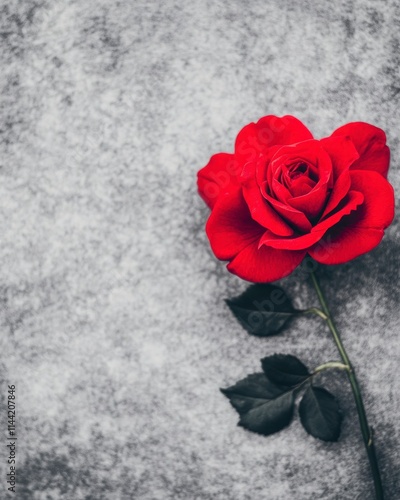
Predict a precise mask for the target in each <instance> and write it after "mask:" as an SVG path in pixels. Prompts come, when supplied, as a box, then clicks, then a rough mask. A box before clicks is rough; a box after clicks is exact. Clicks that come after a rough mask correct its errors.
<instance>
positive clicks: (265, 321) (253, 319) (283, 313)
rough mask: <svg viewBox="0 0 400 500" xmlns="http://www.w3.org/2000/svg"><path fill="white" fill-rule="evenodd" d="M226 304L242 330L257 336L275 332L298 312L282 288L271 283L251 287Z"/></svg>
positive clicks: (228, 300)
mask: <svg viewBox="0 0 400 500" xmlns="http://www.w3.org/2000/svg"><path fill="white" fill-rule="evenodd" d="M225 302H226V303H227V305H228V307H229V308H230V310H231V311H232V313H233V314H234V315H235V317H236V319H237V320H238V321H239V323H240V324H241V325H242V326H243V328H244V329H245V330H246V331H247V332H248V333H250V334H251V335H256V336H258V337H266V336H269V335H274V334H276V333H278V332H279V331H280V330H282V328H283V327H284V326H285V325H286V323H287V322H288V321H289V320H290V319H291V318H292V317H293V316H295V315H297V314H299V313H300V312H301V311H297V310H296V309H295V308H294V307H293V305H292V303H291V301H290V299H289V297H288V296H287V295H286V293H285V292H284V290H283V289H282V288H280V287H278V286H275V285H270V284H256V285H252V286H250V287H249V288H248V289H247V290H246V291H245V292H244V293H242V294H241V295H239V296H238V297H235V298H233V299H227V300H226V301H225Z"/></svg>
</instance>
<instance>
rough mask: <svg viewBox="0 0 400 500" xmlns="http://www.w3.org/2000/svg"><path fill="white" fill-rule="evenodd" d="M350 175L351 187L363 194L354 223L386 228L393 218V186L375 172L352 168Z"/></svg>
mask: <svg viewBox="0 0 400 500" xmlns="http://www.w3.org/2000/svg"><path fill="white" fill-rule="evenodd" d="M350 177H351V187H352V189H353V188H354V189H357V191H361V192H362V193H363V195H364V203H363V204H362V205H361V207H360V208H359V209H358V210H357V213H356V216H355V217H354V218H353V221H352V222H353V223H354V225H356V226H357V227H372V228H377V229H385V228H387V227H388V226H389V225H390V224H391V222H392V221H393V218H394V204H395V201H394V191H393V187H392V186H391V185H390V184H389V182H388V181H387V180H386V179H384V178H383V177H382V175H380V174H378V173H377V172H372V171H365V170H353V171H351V172H350Z"/></svg>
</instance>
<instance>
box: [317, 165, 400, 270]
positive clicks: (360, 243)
mask: <svg viewBox="0 0 400 500" xmlns="http://www.w3.org/2000/svg"><path fill="white" fill-rule="evenodd" d="M351 179H352V187H354V188H356V189H358V190H360V191H361V192H362V193H363V194H364V203H363V204H362V205H361V206H360V207H359V208H358V209H357V210H356V211H355V212H354V213H352V214H351V215H349V216H347V217H344V218H343V219H342V220H341V221H340V223H339V224H337V225H336V226H334V227H332V228H331V229H330V230H329V231H328V232H327V233H326V234H325V236H324V237H323V238H322V239H321V240H320V241H319V242H318V243H317V244H316V245H315V246H314V247H313V248H312V249H310V250H309V254H310V255H311V257H313V258H314V259H315V260H317V261H318V262H321V263H324V264H343V263H344V262H347V261H349V260H351V259H354V258H355V257H358V256H359V255H362V254H364V253H366V252H369V251H370V250H372V249H373V248H375V247H376V246H377V245H378V244H379V243H380V241H381V240H382V238H383V234H384V229H385V228H386V227H388V226H389V224H390V223H391V222H392V220H393V217H394V193H393V188H392V186H391V185H390V184H389V183H388V182H387V181H386V180H385V179H384V178H383V177H382V176H381V175H380V174H378V173H377V172H372V171H365V170H364V171H353V172H351Z"/></svg>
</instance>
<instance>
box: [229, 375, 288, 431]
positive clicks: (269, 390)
mask: <svg viewBox="0 0 400 500" xmlns="http://www.w3.org/2000/svg"><path fill="white" fill-rule="evenodd" d="M221 392H222V393H223V394H224V395H225V396H226V397H227V398H228V399H229V401H230V403H231V405H232V406H233V407H234V408H235V409H236V411H237V412H238V413H239V415H240V419H239V423H238V425H240V426H242V427H244V428H245V429H247V430H249V431H252V432H256V433H258V434H262V435H264V436H268V435H269V434H273V433H275V432H278V431H280V430H281V429H283V428H284V427H286V426H287V425H289V424H290V422H291V420H292V417H293V410H294V393H295V390H294V389H289V390H288V389H282V388H279V387H277V386H275V385H274V384H272V383H271V382H270V381H269V380H268V379H267V378H266V376H265V375H264V374H263V373H254V374H253V375H249V376H247V377H246V378H244V379H243V380H240V381H239V382H237V383H236V384H235V385H233V386H232V387H228V388H227V389H221Z"/></svg>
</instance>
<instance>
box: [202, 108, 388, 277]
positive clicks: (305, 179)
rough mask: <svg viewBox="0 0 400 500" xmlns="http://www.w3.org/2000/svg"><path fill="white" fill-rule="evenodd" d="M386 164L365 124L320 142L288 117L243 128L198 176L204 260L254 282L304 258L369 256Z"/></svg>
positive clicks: (374, 132) (377, 236)
mask: <svg viewBox="0 0 400 500" xmlns="http://www.w3.org/2000/svg"><path fill="white" fill-rule="evenodd" d="M389 159H390V152H389V148H388V147H387V146H386V136H385V133H384V132H383V130H381V129H379V128H377V127H374V126H373V125H369V124H368V123H362V122H355V123H349V124H347V125H344V126H342V127H340V128H338V129H337V130H335V132H333V134H332V135H331V136H330V137H326V138H324V139H320V140H317V139H314V138H313V136H312V134H311V132H310V131H309V130H308V129H307V128H306V127H305V126H304V125H303V124H302V123H301V122H300V121H299V120H298V119H297V118H295V117H293V116H284V117H282V118H279V117H276V116H265V117H263V118H261V119H260V120H259V121H258V122H257V123H250V124H249V125H247V126H245V127H244V128H243V129H242V130H241V131H240V132H239V135H238V136H237V139H236V143H235V152H234V153H233V154H228V153H219V154H216V155H214V156H212V157H211V159H210V161H209V163H208V164H207V165H206V166H205V167H204V168H203V169H201V170H200V171H199V173H198V188H199V193H200V195H201V196H202V198H203V199H204V201H205V202H206V203H207V205H208V206H209V207H210V208H211V210H212V211H211V215H210V217H209V219H208V222H207V226H206V232H207V235H208V238H209V240H210V244H211V248H212V250H213V252H214V253H215V255H216V257H217V258H218V259H221V260H227V261H229V263H228V266H227V267H228V270H229V271H231V272H232V273H234V274H236V275H237V276H239V277H241V278H243V279H245V280H248V281H252V282H260V283H261V282H269V281H274V280H277V279H280V278H282V277H284V276H286V275H288V274H290V273H291V272H292V271H293V270H294V269H295V268H296V267H297V266H298V265H299V264H300V263H301V261H302V260H303V259H304V257H305V256H306V255H307V254H309V255H310V256H311V257H313V258H314V259H315V260H316V261H318V262H320V263H323V264H342V263H344V262H347V261H349V260H351V259H354V258H355V257H358V256H359V255H361V254H363V253H366V252H368V251H370V250H372V249H373V248H374V247H376V246H377V245H378V244H379V242H380V241H381V240H382V237H383V234H384V229H385V228H387V227H388V226H389V224H390V223H391V222H392V220H393V217H394V193H393V188H392V186H391V185H390V184H389V182H388V181H387V179H386V177H387V171H388V168H389Z"/></svg>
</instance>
